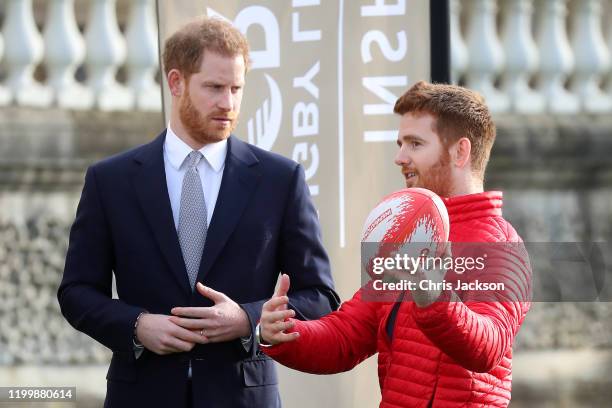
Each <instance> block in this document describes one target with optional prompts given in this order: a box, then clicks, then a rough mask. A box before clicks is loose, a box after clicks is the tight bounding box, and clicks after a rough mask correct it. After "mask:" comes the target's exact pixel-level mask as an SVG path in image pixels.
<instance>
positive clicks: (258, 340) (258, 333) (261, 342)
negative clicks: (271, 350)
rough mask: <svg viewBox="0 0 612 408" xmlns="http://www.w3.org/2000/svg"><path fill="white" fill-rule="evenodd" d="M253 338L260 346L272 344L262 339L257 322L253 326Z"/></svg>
mask: <svg viewBox="0 0 612 408" xmlns="http://www.w3.org/2000/svg"><path fill="white" fill-rule="evenodd" d="M255 338H256V339H257V343H258V344H259V346H260V347H270V346H272V344H270V343H268V342H266V341H265V340H264V339H263V337H261V329H260V326H259V323H257V326H255Z"/></svg>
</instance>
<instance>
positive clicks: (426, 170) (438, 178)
mask: <svg viewBox="0 0 612 408" xmlns="http://www.w3.org/2000/svg"><path fill="white" fill-rule="evenodd" d="M434 123H435V119H434V117H433V116H432V115H430V114H422V115H414V114H411V113H407V114H404V115H402V118H401V121H400V127H399V133H398V138H397V145H398V146H399V151H398V152H397V155H396V156H395V164H397V165H398V166H401V171H402V174H403V175H404V178H405V179H406V187H408V188H410V187H421V188H426V189H428V190H431V191H433V192H434V193H436V194H438V195H439V196H442V197H449V196H450V194H451V192H452V180H451V166H450V154H449V152H448V149H447V148H446V147H444V145H443V144H442V142H441V141H440V137H439V136H438V135H437V134H436V133H435V132H434V130H433V125H434Z"/></svg>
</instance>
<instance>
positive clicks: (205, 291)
mask: <svg viewBox="0 0 612 408" xmlns="http://www.w3.org/2000/svg"><path fill="white" fill-rule="evenodd" d="M196 289H197V290H198V292H200V294H201V295H202V296H204V297H207V298H208V299H210V300H212V301H213V302H214V303H215V304H217V303H219V302H224V301H225V300H227V296H226V295H225V294H224V293H221V292H217V291H216V290H214V289H212V288H209V287H208V286H204V285H202V284H201V283H200V282H198V283H197V284H196Z"/></svg>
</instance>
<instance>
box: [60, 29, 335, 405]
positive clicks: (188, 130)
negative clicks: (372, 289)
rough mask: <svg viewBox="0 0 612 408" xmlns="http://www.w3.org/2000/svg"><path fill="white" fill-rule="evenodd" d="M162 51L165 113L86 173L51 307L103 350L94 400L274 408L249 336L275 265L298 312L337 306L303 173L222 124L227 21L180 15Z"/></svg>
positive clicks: (228, 111)
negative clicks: (134, 143) (103, 371)
mask: <svg viewBox="0 0 612 408" xmlns="http://www.w3.org/2000/svg"><path fill="white" fill-rule="evenodd" d="M163 59H164V71H165V74H166V78H167V80H168V84H169V88H170V92H171V94H172V108H171V118H170V123H169V125H168V128H167V129H166V130H164V131H163V132H162V133H161V134H160V135H159V136H158V137H157V138H156V139H155V140H154V141H152V142H151V143H149V144H147V145H144V146H141V147H137V148H135V149H133V150H130V151H128V152H125V153H122V154H119V155H117V156H114V157H111V158H109V159H106V160H103V161H102V162H99V163H97V164H95V165H93V166H91V167H90V168H89V169H88V171H87V174H86V176H85V186H84V187H83V193H82V196H81V201H80V203H79V206H78V209H77V215H76V219H75V222H74V225H73V226H72V229H71V232H70V245H69V248H68V253H67V256H66V266H65V270H64V276H63V279H62V283H61V285H60V288H59V291H58V299H59V303H60V306H61V309H62V313H63V314H64V316H65V317H66V319H67V320H68V321H69V322H70V324H72V325H73V326H74V327H75V328H76V329H77V330H80V331H82V332H84V333H86V334H88V335H89V336H91V337H92V338H94V339H95V340H97V341H99V342H100V343H102V344H103V345H105V346H106V347H108V348H109V349H111V350H112V352H113V357H112V360H111V364H110V367H109V370H108V375H107V380H108V382H107V394H106V401H105V406H108V407H135V406H147V407H185V406H187V407H207V408H214V407H275V406H280V399H279V394H278V389H277V375H276V371H275V367H274V365H273V362H272V361H271V360H270V359H269V358H268V357H267V356H265V355H264V354H263V353H261V352H260V351H259V349H258V346H257V344H256V342H253V339H254V338H255V333H254V330H255V327H256V325H257V323H258V321H259V317H260V314H261V308H262V304H263V303H264V301H265V299H267V298H269V297H270V296H271V295H272V293H273V291H274V285H275V282H276V280H277V277H278V275H279V272H281V271H282V272H284V273H287V274H289V275H290V276H291V280H292V285H291V287H292V291H291V292H289V297H290V305H291V308H292V309H293V310H294V312H293V313H292V314H295V316H297V317H298V318H301V319H313V318H318V317H320V316H323V315H325V314H327V313H329V312H331V311H332V310H335V309H336V308H337V306H338V296H337V294H336V293H335V292H334V290H333V281H332V278H331V273H330V267H329V261H328V257H327V254H326V253H325V250H324V248H323V246H322V243H321V237H320V227H319V222H318V218H317V214H316V211H315V209H314V206H313V204H312V202H311V199H310V196H309V193H308V187H307V185H306V183H305V180H304V172H303V169H302V168H301V166H299V165H298V164H297V163H295V162H293V161H290V160H288V159H286V158H283V157H281V156H279V155H276V154H273V153H269V152H266V151H263V150H261V149H258V148H256V147H254V146H252V145H249V144H247V143H244V142H242V141H240V140H239V139H237V138H236V137H235V136H232V135H231V132H232V130H233V129H234V128H235V126H236V121H237V118H238V113H239V110H240V103H241V99H242V92H243V86H244V76H245V73H246V71H247V69H248V45H247V42H246V39H245V38H244V36H243V35H242V34H241V33H240V32H239V31H237V30H236V29H235V28H233V27H232V26H231V25H230V24H229V23H226V22H223V21H220V20H213V19H200V20H197V21H194V22H192V23H190V24H187V25H186V26H184V27H183V28H181V29H180V30H179V31H177V32H176V33H175V34H173V35H172V36H171V37H170V38H169V39H168V41H167V42H166V44H165V48H164V56H163ZM113 273H114V274H115V279H116V290H117V294H118V298H117V299H113V298H112V274H113Z"/></svg>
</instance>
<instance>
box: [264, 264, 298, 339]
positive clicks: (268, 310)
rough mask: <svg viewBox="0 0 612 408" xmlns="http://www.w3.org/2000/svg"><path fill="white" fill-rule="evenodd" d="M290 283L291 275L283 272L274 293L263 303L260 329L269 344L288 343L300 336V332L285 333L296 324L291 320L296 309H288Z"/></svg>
mask: <svg viewBox="0 0 612 408" xmlns="http://www.w3.org/2000/svg"><path fill="white" fill-rule="evenodd" d="M289 285H290V280H289V275H286V274H281V275H280V276H279V277H278V281H277V282H276V290H275V291H274V295H273V296H272V297H271V298H270V300H268V301H267V302H266V303H264V304H263V307H262V310H261V319H260V321H259V330H260V333H261V337H262V339H263V340H264V341H265V342H266V343H268V344H279V343H286V342H289V341H293V340H295V339H297V338H298V337H299V336H300V334H299V333H298V332H293V333H285V330H289V329H292V328H293V327H294V326H295V322H293V321H291V320H289V319H290V318H292V317H294V316H295V311H294V310H291V309H289V310H288V309H287V304H288V303H289V298H288V297H287V292H288V291H289Z"/></svg>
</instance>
